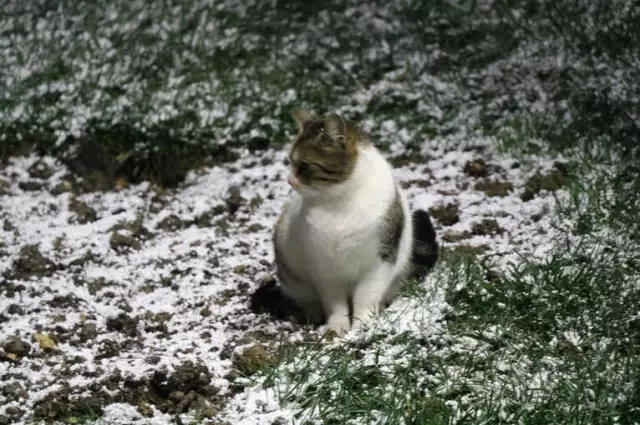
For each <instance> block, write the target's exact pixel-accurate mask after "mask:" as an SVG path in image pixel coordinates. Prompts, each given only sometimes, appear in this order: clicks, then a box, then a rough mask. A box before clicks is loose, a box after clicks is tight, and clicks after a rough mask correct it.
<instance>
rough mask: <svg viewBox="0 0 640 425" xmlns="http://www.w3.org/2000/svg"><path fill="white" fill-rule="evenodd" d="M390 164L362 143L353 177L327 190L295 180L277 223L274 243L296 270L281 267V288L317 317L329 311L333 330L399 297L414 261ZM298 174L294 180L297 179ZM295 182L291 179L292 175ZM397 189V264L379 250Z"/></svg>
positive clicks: (407, 215)
mask: <svg viewBox="0 0 640 425" xmlns="http://www.w3.org/2000/svg"><path fill="white" fill-rule="evenodd" d="M391 170H392V169H391V165H390V164H389V163H388V162H387V161H386V160H385V158H384V157H383V156H382V155H381V154H380V152H378V150H377V149H375V148H374V147H373V146H370V145H368V146H360V147H359V154H358V158H357V161H356V165H355V167H354V170H353V173H352V175H351V176H350V178H349V179H348V180H347V181H345V182H343V183H341V184H338V185H334V186H332V187H331V188H328V189H323V190H311V189H309V188H304V187H302V188H301V187H298V188H297V190H296V191H295V192H293V194H292V198H291V200H290V201H289V202H288V203H287V204H286V205H285V207H284V210H283V212H282V216H281V217H280V220H279V222H278V225H277V226H276V234H275V243H276V244H277V247H278V251H279V252H280V253H281V255H282V257H283V259H284V261H285V262H286V264H287V265H288V268H290V269H291V271H292V274H293V275H294V276H298V277H300V281H296V280H295V278H294V276H288V275H287V273H286V272H284V271H282V270H281V271H279V276H280V281H281V282H280V284H281V286H282V289H283V292H284V293H285V294H287V295H288V296H290V297H291V298H293V299H294V300H295V301H296V303H297V304H298V305H300V306H301V307H303V308H304V309H305V310H306V312H307V313H308V314H309V315H311V316H312V317H315V318H318V317H319V316H320V315H321V313H322V312H324V315H325V317H326V318H327V324H326V326H327V327H328V328H329V329H332V330H334V331H336V332H339V333H341V332H343V331H347V330H349V329H350V328H351V323H350V319H349V299H352V303H353V304H352V305H353V324H354V325H357V323H358V322H361V321H365V322H366V321H367V320H369V319H370V318H371V314H372V313H373V314H375V313H377V312H378V311H380V308H381V306H382V305H383V303H384V302H386V301H390V300H391V299H392V298H393V296H395V294H396V292H397V290H398V289H399V288H398V286H399V284H400V281H401V279H402V278H403V277H404V276H405V274H406V272H407V271H408V267H409V264H410V261H411V247H412V239H413V223H412V220H411V214H410V211H409V205H408V202H407V200H406V198H405V196H404V194H403V193H402V191H401V190H400V188H399V187H397V185H396V183H395V181H394V179H393V176H392V173H391ZM292 180H293V181H295V179H292ZM290 181H291V180H290ZM396 188H397V190H398V192H399V194H400V199H401V204H402V209H403V211H404V217H405V219H404V229H403V232H402V238H401V240H400V247H399V251H398V256H397V259H396V262H395V264H390V263H387V262H384V261H383V260H382V259H381V258H380V255H379V246H380V226H381V224H382V220H383V218H384V217H385V214H386V212H387V210H388V208H389V206H390V205H391V203H392V202H393V200H394V197H395V190H396Z"/></svg>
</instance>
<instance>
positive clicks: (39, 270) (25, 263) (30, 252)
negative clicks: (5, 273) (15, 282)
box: [10, 245, 56, 278]
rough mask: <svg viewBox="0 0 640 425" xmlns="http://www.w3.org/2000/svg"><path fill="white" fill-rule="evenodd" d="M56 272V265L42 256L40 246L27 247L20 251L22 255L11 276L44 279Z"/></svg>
mask: <svg viewBox="0 0 640 425" xmlns="http://www.w3.org/2000/svg"><path fill="white" fill-rule="evenodd" d="M55 270H56V265H55V264H54V263H53V261H51V260H49V259H48V258H46V257H45V256H44V255H42V253H41V252H40V249H39V248H38V245H25V246H23V247H22V248H21V249H20V255H19V257H18V259H17V260H16V262H15V264H14V266H13V269H12V270H11V271H10V274H11V275H12V277H16V278H27V277H30V276H38V277H43V276H50V275H52V274H53V273H54V272H55Z"/></svg>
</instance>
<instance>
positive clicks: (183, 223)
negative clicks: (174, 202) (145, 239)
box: [156, 214, 191, 232]
mask: <svg viewBox="0 0 640 425" xmlns="http://www.w3.org/2000/svg"><path fill="white" fill-rule="evenodd" d="M190 225H191V222H189V221H187V220H182V219H180V217H178V216H177V215H175V214H171V215H168V216H167V217H165V218H163V219H162V220H161V221H160V222H159V223H158V224H157V225H156V228H158V229H160V230H164V231H166V232H167V231H168V232H175V231H176V230H181V229H186V228H187V227H189V226H190Z"/></svg>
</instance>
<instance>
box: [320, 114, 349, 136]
mask: <svg viewBox="0 0 640 425" xmlns="http://www.w3.org/2000/svg"><path fill="white" fill-rule="evenodd" d="M324 131H325V133H327V135H328V136H329V137H330V138H331V140H334V141H336V142H339V143H344V141H345V139H346V137H347V123H346V122H345V121H344V118H342V117H341V116H340V115H338V114H331V115H329V116H327V118H325V120H324Z"/></svg>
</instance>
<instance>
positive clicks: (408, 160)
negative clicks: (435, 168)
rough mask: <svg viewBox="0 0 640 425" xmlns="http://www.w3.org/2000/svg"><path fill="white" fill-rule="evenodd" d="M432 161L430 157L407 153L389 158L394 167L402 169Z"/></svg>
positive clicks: (417, 153)
mask: <svg viewBox="0 0 640 425" xmlns="http://www.w3.org/2000/svg"><path fill="white" fill-rule="evenodd" d="M430 159H431V158H429V156H427V155H422V154H421V153H419V152H405V153H402V154H400V155H396V156H393V157H391V158H389V162H390V163H391V165H392V166H393V167H395V168H400V167H404V166H407V165H411V164H425V163H427V162H429V160H430Z"/></svg>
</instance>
